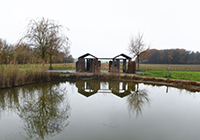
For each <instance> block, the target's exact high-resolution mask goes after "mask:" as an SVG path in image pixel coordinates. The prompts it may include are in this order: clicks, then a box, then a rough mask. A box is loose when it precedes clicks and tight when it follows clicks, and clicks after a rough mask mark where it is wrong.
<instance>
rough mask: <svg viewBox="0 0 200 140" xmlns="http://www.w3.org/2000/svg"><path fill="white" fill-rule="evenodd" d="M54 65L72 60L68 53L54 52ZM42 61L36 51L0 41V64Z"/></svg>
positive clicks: (47, 60)
mask: <svg viewBox="0 0 200 140" xmlns="http://www.w3.org/2000/svg"><path fill="white" fill-rule="evenodd" d="M52 58H53V59H52V60H53V62H54V63H71V62H74V58H73V57H72V55H70V54H69V52H65V51H62V50H56V52H55V53H54V55H53V56H52ZM45 61H46V63H48V62H49V55H48V50H47V54H46V58H45ZM41 62H42V59H41V57H40V56H39V52H38V50H36V49H35V48H33V47H31V46H29V45H27V44H23V43H21V44H16V45H13V44H9V43H7V42H6V41H5V40H3V39H0V64H10V63H15V64H27V63H41Z"/></svg>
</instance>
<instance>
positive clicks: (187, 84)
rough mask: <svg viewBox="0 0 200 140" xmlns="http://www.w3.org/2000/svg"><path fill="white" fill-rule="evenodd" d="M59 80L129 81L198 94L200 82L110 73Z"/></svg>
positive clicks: (77, 74) (78, 75)
mask: <svg viewBox="0 0 200 140" xmlns="http://www.w3.org/2000/svg"><path fill="white" fill-rule="evenodd" d="M60 80H66V81H71V80H117V81H131V82H138V83H144V84H151V85H157V86H162V85H164V86H169V87H176V88H181V89H186V90H189V91H193V92H195V91H197V92H200V82H196V81H189V80H174V79H166V78H156V77H144V76H138V75H135V74H112V73H72V74H68V75H60Z"/></svg>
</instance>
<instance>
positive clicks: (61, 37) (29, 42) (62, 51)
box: [0, 18, 73, 69]
mask: <svg viewBox="0 0 200 140" xmlns="http://www.w3.org/2000/svg"><path fill="white" fill-rule="evenodd" d="M63 30H64V28H63V26H61V25H59V24H57V23H56V22H55V21H53V20H49V19H45V18H38V19H36V20H34V19H31V20H30V21H29V24H28V26H27V30H26V33H25V34H24V36H23V37H22V38H21V39H20V41H19V42H18V43H17V44H16V45H11V44H8V43H7V42H6V41H5V40H3V39H0V63H1V64H8V63H11V62H12V61H15V62H17V63H20V64H21V63H38V62H41V61H42V63H43V66H44V63H45V62H48V61H49V62H50V69H51V68H52V67H51V63H52V62H53V61H54V62H73V58H72V56H71V55H70V46H71V42H70V40H69V38H68V37H67V36H66V35H65V34H64V32H62V31H63ZM67 30H68V29H67Z"/></svg>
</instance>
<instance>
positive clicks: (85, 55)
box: [78, 53, 98, 59]
mask: <svg viewBox="0 0 200 140" xmlns="http://www.w3.org/2000/svg"><path fill="white" fill-rule="evenodd" d="M87 56H92V57H94V58H95V59H98V58H97V57H96V56H94V55H92V54H90V53H86V54H84V55H82V56H80V57H79V58H85V57H87ZM79 58H78V59H79Z"/></svg>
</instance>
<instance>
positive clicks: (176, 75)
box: [138, 70, 200, 81]
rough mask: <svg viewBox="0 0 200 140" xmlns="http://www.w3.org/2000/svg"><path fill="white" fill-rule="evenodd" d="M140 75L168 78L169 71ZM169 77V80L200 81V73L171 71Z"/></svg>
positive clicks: (146, 72)
mask: <svg viewBox="0 0 200 140" xmlns="http://www.w3.org/2000/svg"><path fill="white" fill-rule="evenodd" d="M138 75H140V76H149V77H162V78H167V71H166V70H165V71H145V74H138ZM169 75H170V77H169V79H182V80H193V81H200V72H198V71H169Z"/></svg>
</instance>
